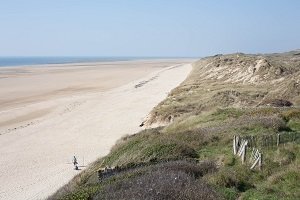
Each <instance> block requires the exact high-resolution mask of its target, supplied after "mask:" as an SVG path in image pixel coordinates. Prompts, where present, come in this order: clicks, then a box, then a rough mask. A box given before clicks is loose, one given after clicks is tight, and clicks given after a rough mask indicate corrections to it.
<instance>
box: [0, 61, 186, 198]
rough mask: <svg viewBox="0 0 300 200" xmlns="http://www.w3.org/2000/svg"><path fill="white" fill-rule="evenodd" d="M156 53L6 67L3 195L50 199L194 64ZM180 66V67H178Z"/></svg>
mask: <svg viewBox="0 0 300 200" xmlns="http://www.w3.org/2000/svg"><path fill="white" fill-rule="evenodd" d="M189 62H191V61H187V60H156V61H128V62H114V63H101V64H97V63H93V64H77V65H55V66H51V67H23V68H14V69H12V68H2V69H1V70H0V77H1V79H0V88H1V90H0V134H1V135H0V155H1V156H0V165H1V167H0V182H1V183H2V184H1V187H0V199H43V198H45V197H47V196H48V195H50V194H51V193H53V192H54V191H55V190H56V189H58V188H59V187H60V186H62V185H63V184H65V183H66V182H67V181H69V180H70V179H71V178H72V177H73V176H74V175H76V173H78V171H75V170H73V167H72V164H71V158H72V156H73V155H74V154H75V155H76V156H77V157H78V160H79V165H87V164H88V163H90V162H92V161H94V160H95V159H96V158H98V157H99V156H103V155H105V154H107V153H108V152H109V149H110V148H111V146H112V145H113V144H114V143H115V141H116V140H117V139H118V138H120V137H121V136H123V135H125V134H132V133H135V132H137V131H139V130H140V127H139V124H140V123H141V122H142V121H143V118H144V117H145V116H146V115H147V114H148V113H149V112H150V110H151V109H152V108H153V107H154V106H155V105H156V104H158V103H159V102H160V101H162V100H163V99H164V98H165V97H166V96H167V93H168V92H169V91H170V90H171V89H172V88H174V87H176V86H177V85H178V84H180V83H181V82H182V81H183V80H184V79H185V78H186V76H187V74H188V73H189V72H190V70H191V65H190V64H182V63H189ZM174 66H176V67H174Z"/></svg>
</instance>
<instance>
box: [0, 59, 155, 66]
mask: <svg viewBox="0 0 300 200" xmlns="http://www.w3.org/2000/svg"><path fill="white" fill-rule="evenodd" d="M138 59H150V57H147V58H142V57H0V67H10V66H27V65H30V66H32V65H44V64H67V63H85V62H108V61H130V60H138ZM151 59H155V58H154V57H153V58H152V57H151Z"/></svg>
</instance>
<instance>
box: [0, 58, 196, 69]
mask: <svg viewBox="0 0 300 200" xmlns="http://www.w3.org/2000/svg"><path fill="white" fill-rule="evenodd" d="M25 58H26V57H25ZM0 59H1V57H0ZM196 59H197V58H185V57H182V58H180V57H178V58H155V57H153V58H151V57H149V58H146V57H145V58H143V57H141V58H130V57H129V59H124V60H123V59H117V58H116V60H113V59H112V60H105V59H104V60H102V61H101V60H91V61H82V62H81V61H75V62H57V63H32V64H16V65H1V64H0V70H1V69H9V68H30V67H32V68H36V67H57V66H64V67H66V66H72V67H74V66H81V65H92V64H94V65H97V64H105V63H118V62H139V61H167V60H169V61H176V60H196Z"/></svg>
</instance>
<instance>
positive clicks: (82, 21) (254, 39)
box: [0, 0, 300, 57]
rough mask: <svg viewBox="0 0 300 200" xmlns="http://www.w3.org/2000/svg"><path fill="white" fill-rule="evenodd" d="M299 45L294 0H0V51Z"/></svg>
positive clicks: (204, 50)
mask: <svg viewBox="0 0 300 200" xmlns="http://www.w3.org/2000/svg"><path fill="white" fill-rule="evenodd" d="M299 48H300V1H298V0H281V1H279V0H248V1H246V0H85V1H83V0H80V1H79V0H78V1H76V0H73V1H71V0H48V1H46V0H26V1H25V0H19V1H18V0H0V56H182V57H184V56H191V57H200V56H207V55H211V54H217V53H232V52H245V53H259V52H282V51H289V50H293V49H299Z"/></svg>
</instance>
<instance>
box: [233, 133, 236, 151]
mask: <svg viewBox="0 0 300 200" xmlns="http://www.w3.org/2000/svg"><path fill="white" fill-rule="evenodd" d="M233 155H236V136H233Z"/></svg>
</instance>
